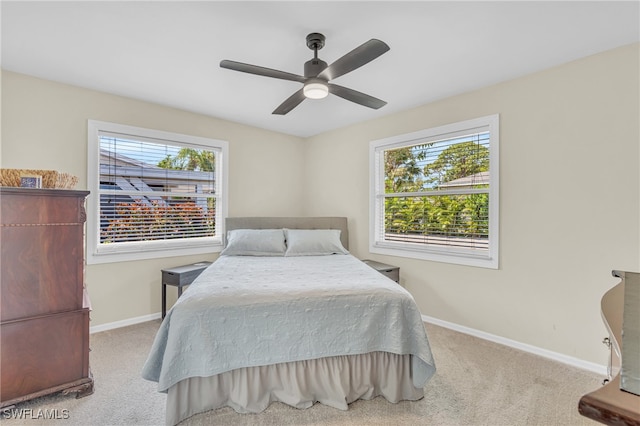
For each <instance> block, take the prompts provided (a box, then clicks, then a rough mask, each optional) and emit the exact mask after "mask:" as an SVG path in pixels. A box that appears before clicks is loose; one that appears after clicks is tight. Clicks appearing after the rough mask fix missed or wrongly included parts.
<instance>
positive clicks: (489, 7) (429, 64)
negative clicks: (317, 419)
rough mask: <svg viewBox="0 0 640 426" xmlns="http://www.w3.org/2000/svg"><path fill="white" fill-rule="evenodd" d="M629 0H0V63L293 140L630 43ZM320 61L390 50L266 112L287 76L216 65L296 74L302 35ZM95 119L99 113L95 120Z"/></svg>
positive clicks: (638, 15) (634, 24) (280, 96)
mask: <svg viewBox="0 0 640 426" xmlns="http://www.w3.org/2000/svg"><path fill="white" fill-rule="evenodd" d="M639 5H640V3H639V2H638V1H621V2H615V1H586V2H578V1H549V2H541V1H533V2H525V1H510V2H506V1H500V2H482V1H471V2H460V1H450V2H434V1H410V2H397V1H373V2H364V1H355V2H347V1H332V2H329V1H316V2H312V1H298V2H292V1H288V2H272V1H259V2H245V1H234V2H220V1H195V2H168V1H156V2H148V1H139V2H138V1H129V2H115V1H106V2H97V1H84V2H80V1H74V2H55V1H45V2H12V1H6V0H4V1H2V6H1V7H2V9H1V13H2V68H3V69H5V70H9V71H15V72H19V73H23V74H29V75H33V76H36V77H41V78H45V79H48V80H53V81H58V82H62V83H68V84H72V85H77V86H82V87H87V88H90V89H95V90H100V91H104V92H109V93H114V94H118V95H123V96H127V97H131V98H136V99H142V100H145V101H149V102H154V103H158V104H163V105H169V106H172V107H176V108H181V109H184V110H188V111H193V112H197V113H201V114H206V115H210V116H215V117H220V118H224V119H228V120H232V121H236V122H240V123H245V124H249V125H253V126H257V127H260V128H264V129H270V130H275V131H279V132H284V133H288V134H292V135H297V136H302V137H307V136H311V135H315V134H318V133H322V132H324V131H327V130H331V129H335V128H339V127H343V126H346V125H349V124H353V123H357V122H361V121H365V120H370V119H375V118H376V117H381V116H384V115H388V114H391V113H394V112H398V111H402V110H406V109H408V108H411V107H415V106H418V105H422V104H426V103H429V102H432V101H435V100H437V99H442V98H445V97H449V96H452V95H456V94H459V93H463V92H467V91H470V90H474V89H477V88H481V87H484V86H487V85H491V84H494V83H498V82H501V81H505V80H509V79H513V78H516V77H519V76H522V75H525V74H529V73H532V72H536V71H539V70H543V69H546V68H549V67H552V66H555V65H558V64H562V63H565V62H568V61H571V60H574V59H577V58H581V57H584V56H588V55H591V54H594V53H598V52H601V51H605V50H609V49H612V48H615V47H618V46H622V45H626V44H630V43H633V42H638V41H640V7H639ZM311 32H320V33H323V34H324V35H325V36H326V38H327V40H326V45H325V47H324V48H323V49H322V50H320V51H319V57H320V58H321V59H323V60H325V61H326V62H327V63H329V64H330V63H332V62H333V61H335V60H336V59H338V58H339V57H341V56H342V55H344V54H345V53H347V52H349V51H351V50H352V49H354V48H355V47H357V46H359V45H360V44H362V43H364V42H365V41H367V40H369V39H371V38H378V39H380V40H383V41H384V42H386V43H387V44H388V45H389V46H390V47H391V50H390V51H389V52H387V53H385V54H384V55H382V56H380V57H379V58H378V59H376V60H374V61H372V62H370V63H369V64H366V65H364V66H363V67H362V68H359V69H357V70H355V71H353V72H351V73H349V74H347V75H344V76H342V77H339V78H338V79H336V80H335V83H337V84H340V85H342V86H346V87H349V88H352V89H355V90H358V91H361V92H364V93H367V94H369V95H372V96H374V97H377V98H380V99H383V100H385V101H387V102H388V104H387V105H386V106H384V107H383V108H381V109H379V110H372V109H369V108H366V107H363V106H360V105H357V104H354V103H351V102H348V101H345V100H343V99H341V98H338V97H336V96H329V97H328V98H325V99H322V100H309V99H307V100H305V101H304V102H303V103H302V104H300V105H299V106H298V107H297V108H295V109H294V110H293V111H292V112H290V113H289V114H287V115H285V116H277V115H272V114H271V112H272V111H273V110H274V109H275V108H276V107H277V106H278V105H280V103H281V102H282V101H284V100H285V99H286V98H287V97H289V96H290V95H291V94H292V93H293V92H295V91H296V90H298V89H299V88H300V87H301V86H300V83H296V82H290V81H284V80H277V79H271V78H266V77H260V76H254V75H250V74H245V73H240V72H236V71H230V70H227V69H222V68H220V67H219V63H220V61H221V60H222V59H230V60H234V61H239V62H246V63H250V64H255V65H260V66H264V67H268V68H274V69H278V70H282V71H287V72H291V73H295V74H303V73H304V71H303V64H304V62H305V61H307V60H309V59H311V58H312V56H313V52H312V51H311V50H309V49H308V48H307V46H306V42H305V37H306V35H307V34H309V33H311ZM96 118H100V117H96Z"/></svg>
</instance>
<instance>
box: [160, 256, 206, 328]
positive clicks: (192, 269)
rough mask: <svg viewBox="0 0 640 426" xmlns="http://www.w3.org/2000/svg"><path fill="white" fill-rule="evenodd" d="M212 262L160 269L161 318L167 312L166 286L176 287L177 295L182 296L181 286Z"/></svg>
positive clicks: (188, 282)
mask: <svg viewBox="0 0 640 426" xmlns="http://www.w3.org/2000/svg"><path fill="white" fill-rule="evenodd" d="M211 263H212V262H198V263H192V264H191V265H183V266H176V267H175V268H168V269H163V270H162V318H163V319H164V317H165V315H166V314H167V286H168V285H172V286H176V287H178V297H180V296H182V287H184V286H187V285H189V284H191V283H192V282H193V280H195V279H196V277H197V276H198V275H200V273H201V272H202V271H204V270H205V269H206V268H207V266H209V265H211Z"/></svg>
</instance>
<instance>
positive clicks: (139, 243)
mask: <svg viewBox="0 0 640 426" xmlns="http://www.w3.org/2000/svg"><path fill="white" fill-rule="evenodd" d="M92 139H93V141H92ZM221 142H222V141H214V140H209V139H203V138H195V137H190V136H185V135H178V134H172V133H166V132H158V131H152V130H148V129H140V128H132V127H130V126H120V125H116V124H113V123H100V122H90V145H92V149H90V154H89V155H90V157H92V158H90V164H91V163H93V164H94V166H95V169H94V170H90V171H89V175H90V178H92V179H93V188H92V198H91V199H92V206H91V207H93V208H92V209H91V210H90V212H91V211H93V218H91V216H92V215H91V214H90V220H89V222H90V226H93V228H94V229H91V232H92V233H91V234H90V235H91V236H93V238H88V241H89V242H91V245H92V247H90V248H91V252H90V255H89V256H88V260H89V259H90V258H92V259H93V260H94V261H97V262H100V261H107V260H104V258H105V257H104V256H105V255H116V254H117V255H119V256H118V257H117V258H118V259H119V260H122V259H123V255H124V256H128V258H129V259H130V258H141V257H142V258H149V257H158V256H166V255H176V254H180V253H178V252H177V251H180V250H188V251H191V252H193V250H194V249H197V248H198V247H200V248H208V250H209V251H211V250H212V248H214V247H215V246H221V243H222V238H221V235H222V232H223V228H222V222H223V220H224V216H225V215H224V211H225V207H226V206H225V204H226V202H225V198H224V197H223V195H224V192H225V191H224V190H223V188H224V185H223V184H224V180H225V179H224V176H225V174H224V173H223V170H222V169H223V168H224V162H223V157H225V156H226V152H225V150H226V143H221ZM90 169H92V168H91V167H90ZM91 219H92V220H91ZM136 253H137V255H136ZM140 253H145V255H142V256H140V255H139V254H140ZM101 257H102V259H103V260H98V259H101ZM108 257H109V256H107V258H108Z"/></svg>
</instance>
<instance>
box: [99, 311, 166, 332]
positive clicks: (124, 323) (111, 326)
mask: <svg viewBox="0 0 640 426" xmlns="http://www.w3.org/2000/svg"><path fill="white" fill-rule="evenodd" d="M161 316H162V315H161V314H160V312H156V313H155V314H149V315H143V316H141V317H135V318H129V319H125V320H121V321H114V322H109V323H106V324H102V325H96V326H94V327H90V328H89V333H91V334H93V333H99V332H101V331H107V330H113V329H115V328H120V327H126V326H128V325H134V324H140V323H141V322H147V321H153V320H156V319H160V317H161Z"/></svg>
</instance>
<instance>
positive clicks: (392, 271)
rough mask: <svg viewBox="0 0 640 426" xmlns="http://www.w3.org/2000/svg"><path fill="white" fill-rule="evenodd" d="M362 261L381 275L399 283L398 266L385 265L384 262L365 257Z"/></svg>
mask: <svg viewBox="0 0 640 426" xmlns="http://www.w3.org/2000/svg"><path fill="white" fill-rule="evenodd" d="M363 262H364V263H366V264H367V265H369V266H371V267H372V268H373V269H375V270H376V271H378V272H380V273H381V274H382V275H385V276H387V277H389V278H390V279H392V280H393V281H395V282H397V283H400V268H399V267H398V266H393V265H387V264H386V263H381V262H376V261H375V260H369V259H365V260H363Z"/></svg>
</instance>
